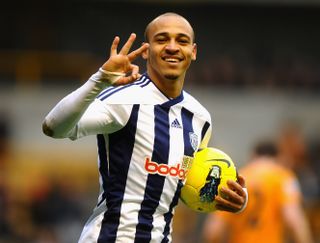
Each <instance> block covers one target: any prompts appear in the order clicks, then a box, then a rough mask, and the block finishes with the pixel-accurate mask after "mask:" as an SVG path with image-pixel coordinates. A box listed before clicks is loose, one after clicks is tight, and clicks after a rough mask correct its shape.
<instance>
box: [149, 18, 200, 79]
mask: <svg viewBox="0 0 320 243" xmlns="http://www.w3.org/2000/svg"><path fill="white" fill-rule="evenodd" d="M146 38H147V40H148V42H149V45H150V46H149V49H148V50H147V51H146V52H145V53H144V54H143V58H145V59H147V70H148V74H149V76H150V77H151V79H152V80H154V81H155V82H160V83H162V82H164V80H167V81H170V80H171V81H175V80H180V81H181V82H180V83H182V84H183V81H184V77H185V73H186V71H187V69H188V67H189V66H190V63H191V61H192V60H195V59H196V44H195V43H194V42H193V39H194V32H193V29H192V27H191V25H190V24H189V22H188V21H187V20H186V19H184V18H183V17H182V16H180V15H176V14H165V15H161V16H160V17H158V18H156V19H155V20H153V21H152V22H151V23H150V24H149V25H148V27H147V29H146Z"/></svg>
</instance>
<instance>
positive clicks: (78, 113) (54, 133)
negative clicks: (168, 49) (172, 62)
mask: <svg viewBox="0 0 320 243" xmlns="http://www.w3.org/2000/svg"><path fill="white" fill-rule="evenodd" d="M135 38H136V35H135V34H131V35H130V37H129V39H128V40H127V42H126V43H125V44H124V46H123V47H122V49H121V50H120V52H119V53H118V52H117V47H118V44H119V41H120V39H119V37H115V38H114V40H113V43H112V45H111V49H110V57H109V59H108V60H107V61H106V62H105V63H104V64H103V65H102V67H101V68H100V69H99V71H98V72H97V73H95V74H94V75H92V76H91V78H90V79H89V80H88V81H87V82H86V83H85V84H84V85H82V86H81V87H80V88H79V89H77V90H76V91H74V92H72V93H71V94H69V95H67V96H66V97H65V98H63V99H62V100H61V101H60V102H59V103H58V104H57V105H56V106H55V107H54V108H53V109H52V110H51V112H50V113H49V114H48V115H47V116H46V118H45V120H44V122H43V125H42V130H43V132H44V133H45V134H46V135H48V136H50V137H55V138H64V137H69V136H70V134H71V133H72V132H73V129H75V128H76V124H77V123H78V121H79V120H80V118H81V117H82V115H83V114H84V112H85V111H86V110H87V108H88V107H89V105H90V104H91V103H92V102H93V101H94V99H95V98H96V96H97V95H98V94H99V93H100V92H101V91H102V90H103V89H104V88H105V87H107V86H110V85H121V84H126V83H129V82H132V81H134V80H136V79H137V78H138V77H139V73H138V72H139V68H138V66H136V65H133V64H132V63H131V62H132V61H133V60H135V59H136V58H137V57H138V56H140V55H141V54H142V52H144V51H145V50H146V49H147V48H148V44H144V45H142V46H141V47H140V48H138V49H136V50H134V51H132V52H130V53H129V50H130V48H131V46H132V44H133V42H134V40H135ZM128 73H129V75H127V76H126V74H128Z"/></svg>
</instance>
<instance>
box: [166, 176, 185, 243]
mask: <svg viewBox="0 0 320 243" xmlns="http://www.w3.org/2000/svg"><path fill="white" fill-rule="evenodd" d="M182 186H183V183H182V181H181V180H179V182H178V185H177V189H176V192H175V193H174V197H173V199H172V202H171V204H170V207H169V211H168V212H167V213H165V214H164V221H165V222H166V225H165V227H164V230H163V239H162V241H161V243H167V242H169V239H168V235H169V234H170V225H171V221H172V218H173V213H172V211H173V209H174V207H175V206H176V205H177V204H178V201H179V196H180V192H181V188H182Z"/></svg>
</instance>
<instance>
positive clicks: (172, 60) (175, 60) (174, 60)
mask: <svg viewBox="0 0 320 243" xmlns="http://www.w3.org/2000/svg"><path fill="white" fill-rule="evenodd" d="M162 60H163V61H165V62H168V63H179V62H181V61H182V58H180V57H176V56H164V57H162Z"/></svg>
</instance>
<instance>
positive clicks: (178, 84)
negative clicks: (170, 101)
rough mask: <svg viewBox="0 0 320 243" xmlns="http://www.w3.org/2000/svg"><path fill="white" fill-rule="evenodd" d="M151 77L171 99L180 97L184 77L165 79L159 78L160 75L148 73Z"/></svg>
mask: <svg viewBox="0 0 320 243" xmlns="http://www.w3.org/2000/svg"><path fill="white" fill-rule="evenodd" d="M148 75H149V77H150V78H151V80H152V81H153V82H154V84H155V85H156V86H157V88H158V89H160V91H161V92H162V93H164V94H165V95H166V96H167V97H169V98H176V97H178V96H179V95H180V94H181V92H182V89H183V84H184V77H179V78H178V79H168V78H165V77H159V76H158V75H155V74H153V73H152V72H151V73H149V72H148Z"/></svg>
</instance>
